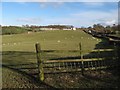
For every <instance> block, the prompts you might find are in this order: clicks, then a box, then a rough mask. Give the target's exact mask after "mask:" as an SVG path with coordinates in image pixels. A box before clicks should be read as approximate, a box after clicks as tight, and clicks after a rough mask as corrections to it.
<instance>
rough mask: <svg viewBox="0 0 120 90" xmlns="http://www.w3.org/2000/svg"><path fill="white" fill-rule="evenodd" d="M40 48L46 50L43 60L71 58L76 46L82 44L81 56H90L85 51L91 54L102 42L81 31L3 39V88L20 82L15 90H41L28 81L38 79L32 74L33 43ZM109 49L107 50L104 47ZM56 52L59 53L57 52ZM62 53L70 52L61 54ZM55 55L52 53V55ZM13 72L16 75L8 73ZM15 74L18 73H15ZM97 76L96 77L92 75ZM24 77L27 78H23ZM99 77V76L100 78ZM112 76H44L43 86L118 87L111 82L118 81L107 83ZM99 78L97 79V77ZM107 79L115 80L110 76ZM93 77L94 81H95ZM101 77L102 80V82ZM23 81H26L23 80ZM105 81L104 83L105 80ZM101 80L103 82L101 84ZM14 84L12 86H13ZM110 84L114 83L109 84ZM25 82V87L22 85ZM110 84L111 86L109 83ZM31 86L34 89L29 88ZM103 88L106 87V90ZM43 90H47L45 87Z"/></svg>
mask: <svg viewBox="0 0 120 90" xmlns="http://www.w3.org/2000/svg"><path fill="white" fill-rule="evenodd" d="M36 42H39V43H40V44H41V49H42V50H47V51H46V52H44V53H43V54H42V59H43V60H50V59H54V58H63V59H64V58H66V57H67V58H74V57H75V59H76V57H78V56H79V55H80V53H79V52H74V50H79V43H80V42H81V43H82V50H83V53H89V51H88V50H93V49H95V48H96V47H98V44H99V43H100V42H101V40H100V39H97V38H94V37H92V36H90V35H88V34H86V33H84V32H83V31H42V32H36V33H29V34H27V33H24V34H16V35H3V37H2V49H3V51H2V64H3V66H4V67H7V68H3V87H7V86H6V85H7V84H9V85H8V87H14V85H13V84H15V82H18V81H19V84H17V83H16V84H15V87H23V88H24V87H25V88H29V87H41V86H39V85H36V84H35V85H34V83H33V82H31V81H29V80H31V79H30V78H29V77H33V78H36V79H38V78H37V76H36V75H34V74H35V73H37V72H38V70H37V59H36V54H35V43H36ZM106 47H108V46H106ZM55 50H61V51H60V52H56V51H55ZM62 50H72V52H69V51H67V52H65V53H64V52H62ZM51 51H54V52H51ZM10 68H13V69H15V71H12V70H10ZM16 71H17V73H16ZM95 73H96V74H95ZM24 74H27V75H28V77H25V76H24ZM100 74H101V75H100ZM109 74H111V73H109V72H108V73H106V72H104V71H103V73H101V72H99V71H96V72H90V73H88V74H87V75H91V76H92V75H93V76H92V77H93V78H94V79H95V80H94V79H93V78H91V77H90V78H87V77H83V76H81V73H74V74H68V73H67V74H55V75H53V74H51V75H49V74H48V75H47V74H46V75H45V81H44V82H45V83H47V84H48V85H51V86H53V87H67V88H69V87H78V88H84V87H85V88H88V87H96V88H97V87H117V84H114V82H116V81H117V78H118V77H117V78H113V79H108V78H106V77H107V76H105V77H104V75H109ZM97 76H98V77H97ZM109 76H110V78H111V77H114V76H112V75H109ZM95 77H97V79H100V80H97V79H96V78H95ZM101 77H102V78H101ZM24 78H25V79H24ZM104 78H106V79H104ZM101 79H102V81H101ZM14 80H16V81H15V82H13V81H14ZM112 81H113V82H112ZM25 82H26V84H25V85H23V84H24V83H25ZM92 82H93V83H92ZM108 82H110V83H108ZM32 84H33V85H32ZM105 85H106V86H105ZM45 87H46V86H45Z"/></svg>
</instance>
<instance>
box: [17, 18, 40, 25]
mask: <svg viewBox="0 0 120 90" xmlns="http://www.w3.org/2000/svg"><path fill="white" fill-rule="evenodd" d="M16 21H17V22H25V23H30V24H32V23H36V24H37V23H39V22H41V19H40V18H18V19H17V20H16Z"/></svg>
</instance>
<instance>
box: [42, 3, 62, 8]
mask: <svg viewBox="0 0 120 90" xmlns="http://www.w3.org/2000/svg"><path fill="white" fill-rule="evenodd" d="M63 4H64V2H40V7H41V8H45V7H47V6H52V7H54V8H57V7H60V6H61V5H63Z"/></svg>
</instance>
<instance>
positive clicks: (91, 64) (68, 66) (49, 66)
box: [35, 43, 118, 81]
mask: <svg viewBox="0 0 120 90" xmlns="http://www.w3.org/2000/svg"><path fill="white" fill-rule="evenodd" d="M35 47H36V56H37V62H38V72H39V75H38V76H39V79H40V80H41V81H43V80H44V74H45V73H60V72H77V71H81V73H82V75H84V72H85V70H97V69H104V68H108V67H113V66H115V65H116V63H117V61H118V59H117V57H118V56H117V49H116V47H115V49H96V50H92V51H91V52H96V53H98V57H96V58H84V57H83V56H84V55H83V54H82V52H83V50H82V44H81V43H79V50H77V51H79V52H80V55H79V56H80V59H67V60H43V59H41V53H42V52H44V50H43V51H42V50H41V47H40V44H39V43H36V44H35ZM64 51H67V50H62V52H64ZM74 51H76V50H74ZM103 51H113V52H114V56H115V57H107V59H105V58H106V57H102V58H100V56H99V55H100V52H103ZM58 52H60V50H58Z"/></svg>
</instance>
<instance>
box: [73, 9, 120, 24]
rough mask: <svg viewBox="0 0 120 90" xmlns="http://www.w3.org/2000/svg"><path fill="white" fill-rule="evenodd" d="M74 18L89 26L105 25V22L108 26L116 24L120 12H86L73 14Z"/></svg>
mask: <svg viewBox="0 0 120 90" xmlns="http://www.w3.org/2000/svg"><path fill="white" fill-rule="evenodd" d="M72 16H73V17H74V18H78V19H79V20H81V21H82V22H86V23H88V25H89V24H95V23H103V22H104V23H106V24H112V23H116V22H117V20H118V11H117V10H112V11H109V12H104V11H84V12H80V13H74V14H72ZM82 22H81V23H82ZM82 24H83V23H82Z"/></svg>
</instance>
